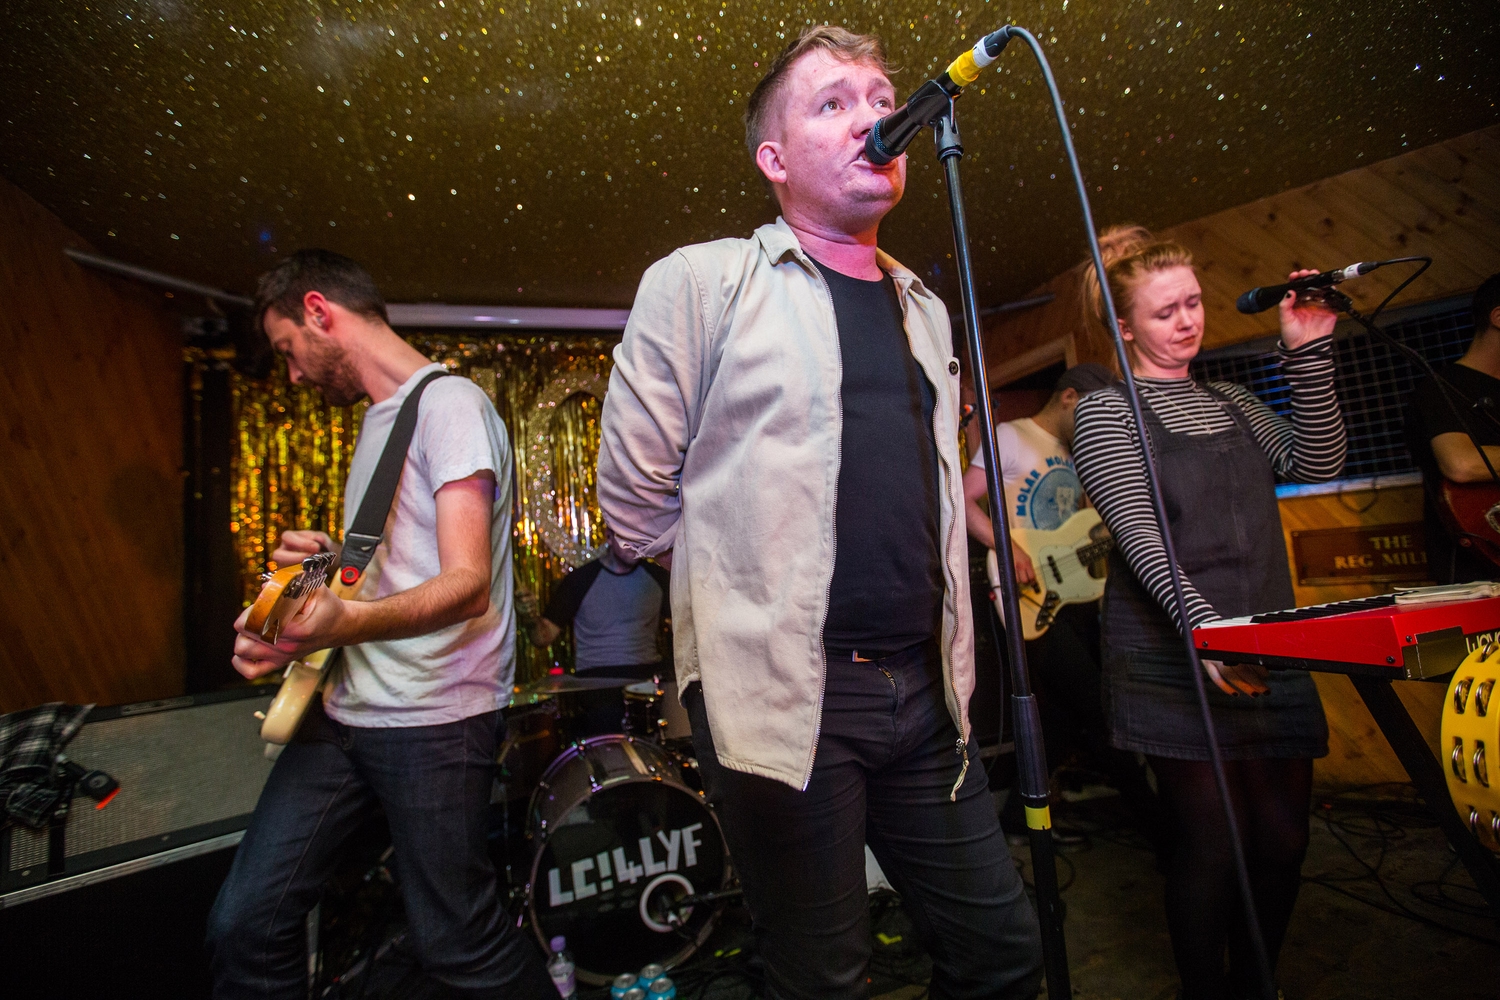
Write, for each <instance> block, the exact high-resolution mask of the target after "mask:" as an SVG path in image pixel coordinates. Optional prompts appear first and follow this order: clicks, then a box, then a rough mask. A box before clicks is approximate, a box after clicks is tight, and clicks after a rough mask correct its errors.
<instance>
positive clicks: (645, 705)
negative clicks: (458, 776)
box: [493, 674, 733, 985]
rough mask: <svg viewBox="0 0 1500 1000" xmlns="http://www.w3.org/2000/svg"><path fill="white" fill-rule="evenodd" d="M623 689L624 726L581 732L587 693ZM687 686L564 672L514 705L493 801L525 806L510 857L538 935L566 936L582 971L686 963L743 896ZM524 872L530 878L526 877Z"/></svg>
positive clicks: (610, 976)
mask: <svg viewBox="0 0 1500 1000" xmlns="http://www.w3.org/2000/svg"><path fill="white" fill-rule="evenodd" d="M611 688H613V689H621V688H623V695H624V713H623V718H622V719H621V727H620V728H621V730H622V731H621V732H619V733H609V734H605V735H598V736H580V735H577V734H576V733H574V732H572V731H571V730H572V725H571V723H572V721H573V720H574V719H576V718H577V717H578V716H579V713H578V711H577V709H576V703H575V700H574V696H576V695H577V694H578V693H580V692H585V691H597V690H607V689H611ZM691 735H692V732H691V728H690V726H689V724H688V719H687V713H686V711H685V710H684V709H683V708H682V706H681V704H680V702H679V701H678V699H677V685H676V684H675V683H674V682H672V681H662V680H660V679H655V680H648V681H640V682H637V683H631V682H630V681H629V680H626V679H604V678H598V679H596V678H587V677H578V676H576V675H569V674H562V675H551V676H547V677H543V678H541V679H540V680H538V681H535V682H533V683H531V684H528V685H526V686H524V687H521V688H518V689H517V692H516V699H515V703H514V704H513V705H512V706H511V708H509V709H507V710H506V733H505V741H504V743H503V744H502V745H501V747H500V748H499V751H498V764H499V767H498V776H497V778H496V784H495V795H494V797H493V802H494V805H495V806H496V808H497V810H498V811H499V813H500V815H501V820H500V825H501V826H502V828H503V829H505V830H507V831H509V830H511V829H513V824H512V821H511V818H510V816H511V811H512V809H513V808H518V807H520V806H521V803H522V802H523V801H524V802H525V803H526V804H525V806H524V809H525V812H524V817H525V818H524V821H523V823H522V824H521V825H522V826H523V827H524V837H525V842H526V846H525V847H523V848H521V851H523V852H525V856H528V860H527V861H526V862H525V863H524V864H522V865H517V866H514V867H515V868H516V869H518V870H516V871H514V872H513V871H512V869H513V866H512V865H511V864H510V863H509V857H508V855H509V854H510V853H511V852H510V849H509V848H508V847H507V848H505V849H504V850H505V851H506V853H507V857H506V858H505V859H501V858H497V862H500V863H499V864H498V865H497V867H498V868H499V869H500V871H501V874H502V878H504V877H507V876H510V880H511V883H512V886H513V888H514V890H515V895H516V898H517V899H518V901H519V902H521V904H522V906H523V907H524V912H525V915H526V917H527V918H528V919H529V920H530V923H531V928H532V931H533V933H535V935H536V937H537V939H538V940H539V941H540V942H541V943H542V945H543V946H544V947H545V946H546V945H547V943H548V942H549V941H550V940H551V939H552V938H554V937H558V936H563V937H566V938H567V941H568V948H569V950H570V951H571V952H572V953H573V959H574V962H575V963H576V970H577V974H578V978H579V979H580V980H582V981H584V982H587V983H590V984H593V985H606V984H608V983H610V982H611V981H612V980H614V979H615V978H616V977H617V976H619V975H620V974H621V973H625V972H630V971H632V970H635V969H638V968H640V967H641V966H642V965H645V964H650V963H656V964H659V965H662V966H664V967H666V968H672V967H673V966H675V965H678V964H679V963H681V962H683V961H685V960H687V958H688V957H689V956H691V955H692V954H693V953H694V952H695V951H696V950H697V949H698V947H699V946H701V945H702V944H703V942H704V941H705V940H707V938H708V936H709V935H710V934H711V933H712V932H713V929H714V926H715V924H716V922H717V920H718V916H719V912H720V910H721V909H722V906H723V904H722V899H723V898H724V897H725V896H726V895H732V894H733V892H732V890H730V889H729V886H730V883H731V880H732V872H731V868H730V863H729V850H728V847H727V846H726V845H725V842H724V837H723V834H722V832H721V831H720V829H719V823H718V819H717V818H716V817H715V815H714V813H713V811H712V810H711V809H710V808H709V806H708V803H707V802H706V801H705V800H704V797H703V793H702V790H701V785H700V782H699V781H698V775H697V761H696V760H695V758H694V756H693V751H692V742H691ZM523 871H524V873H525V874H524V882H523V881H521V880H520V878H518V877H516V876H520V875H521V872H523Z"/></svg>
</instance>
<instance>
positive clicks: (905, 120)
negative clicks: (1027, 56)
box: [865, 25, 1011, 167]
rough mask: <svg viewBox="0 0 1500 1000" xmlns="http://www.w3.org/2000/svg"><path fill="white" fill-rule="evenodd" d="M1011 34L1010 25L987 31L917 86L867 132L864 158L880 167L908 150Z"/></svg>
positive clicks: (975, 76) (992, 59)
mask: <svg viewBox="0 0 1500 1000" xmlns="http://www.w3.org/2000/svg"><path fill="white" fill-rule="evenodd" d="M1010 36H1011V29H1010V27H1009V26H1008V25H1007V26H1006V27H1004V28H1001V29H1000V30H999V31H992V32H990V33H989V34H988V35H985V36H984V37H983V38H981V39H980V40H979V41H978V42H975V43H974V47H973V48H972V49H969V50H968V51H967V52H965V53H964V54H963V55H961V56H959V57H958V58H957V59H955V60H953V62H951V63H949V65H948V68H947V69H946V70H944V71H943V72H942V74H941V75H940V76H938V77H937V78H936V79H933V80H928V81H927V82H926V83H924V84H922V86H920V87H918V88H917V89H916V92H915V93H913V94H912V95H911V96H910V97H908V98H907V99H906V103H905V104H903V105H901V107H899V108H897V109H896V110H895V111H893V112H891V113H890V114H888V115H886V116H885V117H884V118H882V119H880V120H879V121H878V122H876V123H875V125H874V127H873V128H871V129H870V134H869V135H867V136H865V159H867V160H869V161H870V162H871V163H873V164H875V165H876V166H877V167H879V166H884V165H885V164H887V163H890V162H891V161H892V160H894V159H895V158H896V157H898V156H900V155H901V154H902V153H904V152H906V147H907V146H910V145H911V142H912V140H913V139H915V138H916V137H917V133H918V132H920V131H922V129H923V128H924V127H925V126H927V125H928V124H930V123H931V122H932V121H933V120H934V119H936V118H937V117H938V116H939V115H941V114H942V113H943V112H944V111H945V110H946V109H947V107H948V104H949V102H950V101H952V100H953V99H954V98H955V97H957V96H958V95H959V94H960V93H962V92H963V89H964V88H965V87H967V86H968V85H969V84H971V83H973V82H974V81H975V80H976V79H978V77H979V73H980V71H981V70H983V69H984V68H985V67H986V66H988V65H990V64H991V63H993V62H994V61H995V60H996V59H998V58H999V57H1000V53H1001V51H1003V50H1004V49H1005V46H1006V43H1007V42H1009V41H1010Z"/></svg>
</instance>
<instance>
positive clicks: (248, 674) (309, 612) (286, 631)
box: [231, 532, 351, 680]
mask: <svg viewBox="0 0 1500 1000" xmlns="http://www.w3.org/2000/svg"><path fill="white" fill-rule="evenodd" d="M287 534H292V532H288V533H287ZM303 534H313V532H303ZM278 551H279V550H278ZM350 603H351V602H348V601H341V600H339V598H338V597H336V596H335V595H334V594H333V593H332V592H330V591H328V590H319V591H318V592H317V593H315V594H313V595H312V596H311V597H309V598H308V599H307V603H305V604H304V605H303V606H302V610H301V611H299V612H298V613H297V614H296V616H295V617H293V618H292V619H291V620H290V621H288V622H287V623H286V625H285V626H284V627H283V628H282V630H281V635H280V637H279V638H277V640H276V642H275V644H274V645H273V644H271V643H267V642H265V641H264V640H263V639H261V638H260V637H259V636H257V635H256V634H255V633H253V632H250V631H248V630H246V628H245V620H246V618H248V617H249V615H250V609H249V608H246V609H245V610H244V611H243V612H242V613H241V614H240V616H239V618H238V619H236V620H235V623H234V629H235V631H236V632H238V633H239V635H237V636H235V639H234V657H233V659H232V660H231V662H232V663H233V664H234V669H235V670H237V671H239V673H240V676H242V677H245V678H246V679H249V680H254V679H255V678H257V677H263V676H265V675H266V674H269V673H272V672H273V671H277V670H284V669H285V668H286V665H287V664H288V663H291V662H292V661H293V660H300V659H302V658H303V657H304V656H307V655H308V654H310V653H315V652H317V651H318V650H320V649H330V648H332V647H334V646H343V645H346V643H345V641H344V640H343V638H342V636H343V635H344V634H345V633H346V631H347V627H348V626H349V624H350V618H351V609H350V607H349V604H350Z"/></svg>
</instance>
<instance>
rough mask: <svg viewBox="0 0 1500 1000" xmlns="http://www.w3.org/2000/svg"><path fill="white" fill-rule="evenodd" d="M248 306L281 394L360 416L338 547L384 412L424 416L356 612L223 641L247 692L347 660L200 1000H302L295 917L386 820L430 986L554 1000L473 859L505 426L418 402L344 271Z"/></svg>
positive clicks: (486, 781)
mask: <svg viewBox="0 0 1500 1000" xmlns="http://www.w3.org/2000/svg"><path fill="white" fill-rule="evenodd" d="M256 307H257V315H258V318H259V322H260V324H261V326H262V327H263V329H264V332H265V333H266V335H267V337H268V338H269V339H270V342H271V346H272V347H274V348H275V349H276V350H277V352H278V353H280V354H281V355H282V356H283V357H284V358H285V359H286V363H287V373H288V375H289V376H290V378H291V381H292V382H293V383H295V384H311V385H314V386H316V387H317V388H318V389H319V390H321V392H322V393H323V396H324V398H325V399H326V400H327V401H328V402H329V403H330V404H332V405H335V406H348V405H351V404H353V403H355V402H358V401H359V400H360V399H363V398H365V397H367V396H368V397H369V399H370V407H369V409H368V410H367V411H366V413H365V417H364V422H363V425H362V427H361V429H360V434H359V441H358V443H357V445H356V447H355V450H354V455H353V458H352V460H351V462H350V466H349V481H348V484H347V487H346V490H345V497H346V503H345V514H344V519H345V531H346V532H348V530H349V527H350V524H351V522H352V520H353V517H354V512H355V511H357V510H358V509H359V507H360V504H361V502H362V500H363V497H364V495H365V493H366V492H367V491H369V492H372V493H376V494H378V493H379V484H378V483H377V484H376V485H375V486H372V485H371V484H372V479H373V478H374V477H375V475H376V471H375V470H376V465H377V462H378V460H379V458H380V456H381V453H382V452H383V451H384V449H385V444H386V440H387V439H388V438H389V437H390V436H391V434H392V428H393V426H394V425H395V422H396V416H397V414H398V412H400V410H401V408H402V405H403V403H404V402H405V401H406V399H407V397H408V396H409V395H412V394H413V392H414V391H419V392H421V395H420V396H419V397H418V399H417V419H416V425H415V431H414V432H413V433H412V436H411V443H410V445H409V447H408V448H407V450H406V457H405V463H404V468H403V469H402V471H401V475H400V485H399V487H398V488H397V489H396V491H395V501H394V503H393V505H392V507H391V511H392V514H391V516H390V517H389V518H388V519H387V521H386V524H387V528H386V530H385V533H384V541H383V542H382V543H381V545H380V547H379V550H377V552H376V554H375V558H374V561H373V562H372V563H371V564H370V566H369V567H368V570H367V572H366V580H365V584H364V587H363V589H362V591H361V593H360V595H359V596H360V600H349V601H345V600H341V599H339V598H338V597H337V596H335V595H334V594H333V592H332V591H329V590H319V591H318V592H317V593H316V594H315V596H313V597H312V598H310V599H308V601H307V603H306V604H305V605H304V607H303V609H302V611H301V612H300V613H299V614H298V615H297V616H296V617H294V618H292V619H290V620H289V621H288V622H287V623H286V624H285V626H284V627H283V628H282V630H281V633H280V636H279V637H278V638H277V640H276V642H275V644H274V645H268V644H266V643H265V642H263V641H261V640H260V639H259V638H258V637H257V635H256V634H255V633H252V632H251V631H249V630H248V628H247V627H246V625H245V622H246V615H241V616H240V620H239V621H238V622H236V628H237V630H238V631H239V635H238V636H237V637H236V639H235V655H234V667H235V669H236V670H238V671H239V672H240V673H241V674H242V675H244V676H245V677H247V678H254V677H260V676H263V675H265V674H270V673H272V672H274V671H278V670H281V669H282V668H283V667H285V666H286V665H287V664H288V663H289V662H291V661H292V660H294V659H300V658H302V657H304V656H307V655H310V654H311V653H313V652H315V651H317V650H320V649H327V648H333V647H339V648H340V649H341V653H340V654H339V657H338V661H337V662H338V666H337V668H336V669H335V672H334V673H333V675H332V677H331V682H330V683H326V684H325V685H324V686H323V694H322V698H321V700H320V699H317V698H314V700H313V704H312V706H311V707H310V708H309V709H308V711H307V714H306V717H305V718H304V719H303V721H302V724H301V727H300V729H298V730H297V733H296V736H295V737H294V738H293V739H292V741H291V742H290V743H289V744H287V746H286V748H285V750H284V751H283V752H282V753H281V755H280V757H279V758H278V759H277V761H276V765H275V767H274V768H273V769H272V771H271V775H270V777H269V778H268V779H267V781H266V785H265V789H264V791H263V792H262V793H261V796H260V801H259V802H258V803H257V804H256V807H255V813H254V815H253V817H252V818H251V820H250V825H249V828H248V829H247V830H246V831H245V836H244V839H243V840H242V841H241V843H240V845H239V849H238V850H237V852H236V854H235V858H234V863H233V865H232V867H231V868H230V870H229V874H228V876H227V877H226V878H225V881H224V884H223V886H222V888H221V889H220V890H219V896H218V899H217V901H216V902H215V903H214V907H213V911H212V912H211V914H210V915H209V925H208V945H209V949H210V952H211V964H212V970H213V978H214V993H213V995H214V997H216V998H230V997H250V996H254V997H261V998H264V997H285V998H287V1000H291V998H294V997H295V998H305V997H306V995H307V951H306V948H307V931H306V918H307V914H308V912H309V911H310V910H311V909H312V908H313V906H314V905H315V904H316V903H317V901H318V898H319V896H320V894H321V892H322V887H323V883H324V882H325V881H326V880H327V878H328V877H329V876H330V874H331V873H332V871H333V869H334V867H335V864H336V862H337V859H338V853H339V848H340V846H341V844H342V842H343V841H344V840H345V838H346V837H347V836H348V835H349V834H350V833H351V832H352V831H353V830H354V828H355V827H356V826H358V825H359V823H360V822H361V821H362V820H363V819H364V818H365V817H366V816H368V815H369V814H370V813H372V812H373V811H374V810H375V809H376V808H377V807H380V808H383V810H384V812H385V816H386V818H387V820H388V821H389V824H390V832H391V845H392V847H393V849H394V853H395V859H396V865H395V870H396V872H397V873H398V877H399V878H400V882H401V896H402V900H403V902H404V904H405V909H406V913H407V917H408V920H409V925H410V931H409V933H408V935H407V941H408V943H409V944H410V945H411V946H412V947H413V948H414V949H415V952H416V955H417V957H418V959H419V960H420V962H421V964H422V966H423V969H424V971H425V972H426V973H427V974H428V975H429V976H431V977H433V978H435V979H437V980H439V981H441V982H442V983H444V984H445V985H446V986H448V987H449V988H450V990H452V991H453V993H454V995H457V996H464V997H474V998H479V997H486V998H489V997H500V996H504V997H525V998H536V1000H541V998H544V997H547V996H549V995H550V996H552V997H556V995H557V994H556V990H555V989H553V987H552V984H551V979H550V977H549V976H548V974H547V971H546V968H545V966H544V965H543V963H542V960H541V957H540V955H539V954H538V952H537V950H536V949H535V947H534V946H533V945H532V944H531V943H530V942H529V941H527V940H526V939H525V938H524V937H522V935H521V933H520V932H519V931H518V930H517V929H516V927H515V925H514V924H513V923H511V922H510V921H509V920H507V919H506V914H505V912H504V910H503V909H502V908H501V905H500V900H499V897H498V893H497V889H496V882H495V871H494V867H493V865H492V863H491V861H490V858H489V855H488V853H487V851H486V845H487V823H486V810H487V807H488V804H489V798H490V785H491V781H492V775H493V769H494V766H495V748H496V745H497V743H498V742H499V738H500V736H501V730H502V729H503V726H504V723H503V720H502V718H501V715H500V709H501V708H502V707H503V706H504V705H506V704H508V703H509V700H510V688H511V683H512V680H513V677H514V672H515V632H514V625H513V620H514V619H513V615H512V609H511V549H510V537H511V514H510V494H511V480H512V464H511V451H510V440H509V437H508V435H507V432H506V428H505V425H504V423H503V422H502V421H501V420H500V416H499V414H498V413H496V412H495V408H494V406H493V405H492V404H491V402H490V400H489V398H488V397H487V396H485V394H484V392H483V391H482V390H481V389H480V388H479V387H478V386H476V385H474V384H473V383H472V382H470V381H468V380H467V379H463V378H457V377H447V378H432V379H430V385H429V384H428V381H429V376H432V375H434V374H442V373H443V372H444V369H443V367H442V366H441V365H437V364H431V363H429V362H428V359H427V358H425V357H423V356H422V355H421V354H420V353H419V352H418V351H417V350H415V349H414V348H413V347H411V346H410V345H409V344H407V343H406V342H405V341H404V340H402V339H401V337H399V336H398V335H397V334H396V333H395V332H394V331H393V330H392V329H391V328H390V325H389V323H388V320H387V315H386V309H385V302H384V300H383V299H382V298H381V295H380V293H379V291H378V290H377V288H376V286H375V282H374V280H373V279H372V278H371V277H370V275H369V274H368V273H367V272H366V271H365V270H364V269H363V268H362V267H360V266H359V265H358V264H356V263H355V262H354V261H352V260H350V259H349V258H347V257H343V256H341V255H339V254H335V253H330V252H328V251H323V250H302V251H299V252H297V253H295V254H293V255H292V256H291V257H289V258H287V259H286V260H284V261H282V262H281V263H280V264H279V265H278V266H277V267H276V268H274V269H273V270H271V271H269V272H268V273H266V274H265V275H263V276H262V277H261V279H260V285H259V289H258V293H257V303H256ZM419 387H425V389H419ZM397 440H398V441H399V440H400V438H399V437H398V438H397ZM398 447H399V446H398ZM385 481H387V482H388V479H386V480H385ZM335 547H336V546H335V544H334V543H333V541H332V540H331V539H329V537H328V536H327V535H324V534H323V533H321V532H314V531H289V532H287V533H285V534H284V535H283V536H282V538H281V543H280V545H279V546H278V547H277V549H276V551H275V553H274V554H273V556H272V559H273V560H275V561H276V562H277V563H278V564H280V565H290V564H293V563H295V562H297V561H299V560H301V559H303V558H304V557H306V556H307V555H310V554H313V553H316V552H318V551H322V550H332V549H334V548H335ZM346 568H347V567H346ZM247 614H248V611H247Z"/></svg>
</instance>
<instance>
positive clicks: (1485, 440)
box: [1406, 274, 1500, 583]
mask: <svg viewBox="0 0 1500 1000" xmlns="http://www.w3.org/2000/svg"><path fill="white" fill-rule="evenodd" d="M1471 309H1472V314H1473V320H1474V339H1473V341H1472V342H1470V344H1469V348H1468V350H1467V351H1465V352H1464V356H1463V357H1461V358H1459V359H1458V361H1456V362H1455V363H1453V364H1447V365H1440V366H1438V367H1437V368H1436V370H1435V371H1434V374H1433V375H1429V376H1428V377H1426V378H1424V379H1422V380H1421V381H1419V382H1418V383H1417V384H1416V386H1415V387H1414V388H1413V389H1412V392H1411V397H1410V401H1409V402H1408V403H1407V407H1406V448H1407V451H1409V452H1410V453H1411V456H1412V458H1413V459H1414V460H1415V461H1416V463H1417V467H1418V468H1420V469H1421V470H1422V484H1423V487H1424V489H1423V491H1422V492H1423V503H1422V508H1423V521H1424V522H1425V531H1426V536H1427V566H1428V570H1429V572H1430V574H1431V576H1432V579H1433V580H1434V581H1435V582H1437V583H1469V582H1472V581H1474V580H1495V579H1500V566H1497V565H1496V563H1495V562H1493V561H1491V559H1490V558H1486V557H1485V553H1486V551H1488V552H1489V553H1492V554H1493V555H1492V558H1494V557H1500V531H1496V529H1495V528H1494V525H1493V524H1487V523H1486V518H1485V517H1484V513H1485V512H1486V511H1488V510H1490V509H1492V508H1493V506H1494V505H1495V504H1500V486H1496V485H1495V484H1494V480H1493V479H1492V478H1491V476H1490V471H1489V469H1488V468H1486V467H1485V464H1484V460H1483V459H1482V458H1481V457H1480V455H1479V450H1478V448H1476V447H1475V444H1476V442H1477V443H1478V445H1479V446H1480V447H1482V448H1484V452H1485V455H1486V456H1487V457H1488V458H1489V460H1490V464H1491V465H1493V466H1494V467H1495V468H1496V469H1497V470H1500V274H1492V275H1490V276H1489V277H1488V278H1486V279H1485V280H1484V281H1483V283H1481V284H1480V286H1479V288H1478V289H1476V290H1475V292H1474V299H1473V303H1472V307H1471ZM1434 376H1435V377H1436V378H1440V379H1442V380H1443V382H1444V383H1445V385H1443V386H1441V387H1440V386H1438V385H1437V384H1436V383H1435V382H1434V381H1433V379H1434ZM1455 409H1456V410H1458V411H1459V412H1455ZM1470 434H1473V438H1472V439H1471V438H1470V437H1469V435H1470ZM1454 484H1458V486H1457V489H1455V488H1454ZM1463 484H1473V485H1472V486H1468V487H1467V488H1466V487H1465V486H1464V485H1463ZM1465 500H1467V501H1468V503H1467V504H1464V501H1465ZM1460 506H1468V507H1470V508H1472V511H1473V513H1472V515H1471V516H1468V517H1465V516H1464V515H1465V511H1464V510H1463V509H1456V508H1457V507H1460ZM1466 534H1467V535H1472V536H1474V538H1472V539H1470V541H1471V542H1472V543H1473V544H1464V543H1463V538H1464V535H1466Z"/></svg>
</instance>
